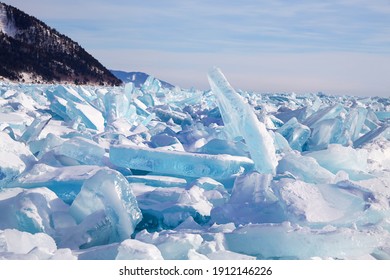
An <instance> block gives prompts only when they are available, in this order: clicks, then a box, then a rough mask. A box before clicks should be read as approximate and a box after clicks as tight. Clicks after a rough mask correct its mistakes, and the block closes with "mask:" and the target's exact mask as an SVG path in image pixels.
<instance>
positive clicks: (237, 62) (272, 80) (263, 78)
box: [93, 50, 390, 96]
mask: <svg viewBox="0 0 390 280" xmlns="http://www.w3.org/2000/svg"><path fill="white" fill-rule="evenodd" d="M93 53H94V54H95V55H96V56H98V57H104V58H105V59H106V61H104V63H106V64H107V65H109V67H111V68H112V69H125V70H128V71H143V72H147V73H149V74H151V75H154V76H156V77H158V78H160V79H163V80H166V81H168V82H170V83H173V84H176V85H179V86H181V87H184V88H190V87H192V86H193V87H196V88H199V89H209V85H208V82H207V78H206V75H207V71H208V70H209V69H210V68H211V67H213V66H218V67H220V68H221V69H222V71H223V72H224V73H225V75H226V77H227V78H228V80H229V81H230V82H231V84H232V85H233V86H234V87H235V88H240V89H243V90H254V91H257V92H297V93H308V92H318V91H322V92H325V93H328V94H350V95H360V96H368V95H379V96H388V95H389V91H390V90H389V89H390V81H388V78H387V75H388V73H389V72H390V57H389V56H384V55H379V54H364V53H363V54H362V53H345V52H324V53H295V54H287V53H284V54H281V53H264V54H261V55H257V56H252V55H248V54H244V53H242V54H234V53H231V54H226V53H214V54H210V53H192V54H187V53H173V52H159V51H143V50H132V51H130V50H121V51H119V52H118V53H117V54H116V55H115V54H113V53H112V52H107V51H105V50H94V51H93ZM118 57H120V58H118Z"/></svg>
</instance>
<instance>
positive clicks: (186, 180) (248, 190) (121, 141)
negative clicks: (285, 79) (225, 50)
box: [0, 68, 390, 260]
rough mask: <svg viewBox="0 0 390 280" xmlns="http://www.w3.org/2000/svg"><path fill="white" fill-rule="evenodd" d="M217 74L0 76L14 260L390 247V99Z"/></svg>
mask: <svg viewBox="0 0 390 280" xmlns="http://www.w3.org/2000/svg"><path fill="white" fill-rule="evenodd" d="M205 79H206V77H205ZM208 79H209V83H210V87H211V90H208V91H199V90H195V89H191V90H186V89H181V88H179V87H175V88H172V89H167V88H164V87H162V86H161V83H160V82H159V81H158V80H157V79H154V78H153V77H149V78H148V79H147V81H146V82H145V84H144V85H142V86H141V87H140V88H137V87H135V86H134V85H133V84H131V83H129V84H126V85H124V86H123V87H89V86H82V87H81V86H70V85H28V84H6V83H0V259H155V260H159V259H191V260H195V259H221V260H224V259H239V260H243V259H312V258H324V259H329V258H334V259H362V258H363V259H367V258H368V259H390V253H389V252H390V250H389V248H390V238H389V237H390V236H389V232H390V209H389V208H390V206H389V205H390V168H389V166H390V134H389V133H390V129H389V126H390V118H389V117H390V99H389V98H377V97H372V98H357V97H350V96H327V95H324V94H306V95H296V94H259V93H255V92H245V91H242V90H238V89H237V90H236V89H234V88H233V87H232V86H231V85H230V84H229V82H228V81H227V79H226V78H225V77H224V75H223V74H222V72H221V71H220V70H219V69H217V68H214V69H212V70H211V71H210V72H209V74H208Z"/></svg>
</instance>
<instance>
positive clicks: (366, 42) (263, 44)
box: [5, 0, 390, 96]
mask: <svg viewBox="0 0 390 280" xmlns="http://www.w3.org/2000/svg"><path fill="white" fill-rule="evenodd" d="M5 2H6V3H9V4H11V5H15V6H17V7H19V8H20V9H22V10H24V11H26V12H28V13H30V14H33V15H35V16H36V17H38V18H40V19H42V20H44V21H45V22H47V23H48V24H49V25H52V26H53V27H55V28H56V29H57V30H59V31H60V32H62V33H65V34H66V35H68V36H69V37H71V38H72V39H74V40H76V41H77V42H79V43H80V44H81V45H82V46H83V47H84V48H85V49H87V50H88V51H90V52H91V53H92V54H93V55H95V56H96V57H97V58H98V59H99V60H100V61H101V62H103V64H105V65H106V66H107V67H109V68H117V69H123V70H134V71H144V72H148V73H151V74H154V75H156V76H159V77H161V78H162V79H166V80H167V81H170V82H172V83H175V84H178V85H181V86H184V87H190V86H198V87H203V88H207V87H208V84H207V79H206V78H205V75H206V74H205V73H206V72H207V70H208V69H209V68H210V67H211V66H213V65H217V66H220V67H221V68H222V70H223V71H225V72H227V73H226V75H227V76H228V78H229V77H231V78H230V79H231V80H233V81H234V82H235V83H236V84H237V87H240V88H243V89H255V90H260V91H262V90H264V91H297V92H299V91H305V92H307V91H314V92H315V91H325V92H330V93H343V92H344V93H351V94H360V95H362V94H367V93H371V92H373V93H374V94H380V95H387V96H388V94H389V89H390V84H389V82H388V81H387V80H388V77H386V73H389V72H390V71H389V70H390V69H389V66H388V65H390V63H389V62H390V47H389V38H390V28H389V27H390V7H389V5H388V0H372V1H364V0H337V1H336V0H329V1H312V0H310V1H309V0H298V1H286V0H274V1H266V0H243V1H222V0H214V1H209V0H197V1H195V0H188V1H181V0H166V1H157V0H149V1H135V0H130V1H128V0H112V1H103V0H94V1H92V0H85V1H78V0H68V1H59V0H35V1H25V0H9V1H7V0H5Z"/></svg>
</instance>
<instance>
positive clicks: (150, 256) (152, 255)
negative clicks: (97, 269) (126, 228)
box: [115, 239, 163, 260]
mask: <svg viewBox="0 0 390 280" xmlns="http://www.w3.org/2000/svg"><path fill="white" fill-rule="evenodd" d="M115 259H116V260H163V257H162V256H161V252H160V250H159V249H158V248H157V247H156V246H155V245H153V244H148V243H144V242H141V241H139V240H135V239H126V240H125V241H123V242H122V243H121V244H120V245H119V247H118V255H117V256H116V258H115Z"/></svg>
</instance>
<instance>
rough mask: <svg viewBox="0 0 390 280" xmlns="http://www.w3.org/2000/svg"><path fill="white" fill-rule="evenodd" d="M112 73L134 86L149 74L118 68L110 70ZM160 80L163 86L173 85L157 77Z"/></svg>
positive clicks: (142, 82)
mask: <svg viewBox="0 0 390 280" xmlns="http://www.w3.org/2000/svg"><path fill="white" fill-rule="evenodd" d="M110 71H111V73H112V74H114V76H115V77H117V78H118V79H120V80H121V81H122V82H124V83H130V82H131V83H133V84H134V85H135V86H136V87H141V86H142V85H143V84H144V83H145V81H146V79H147V78H148V77H149V76H150V75H149V74H147V73H143V72H125V71H120V70H110ZM158 80H159V81H160V82H161V86H162V87H164V88H169V89H170V88H174V86H173V85H172V84H170V83H167V82H165V81H162V80H160V79H158Z"/></svg>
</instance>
